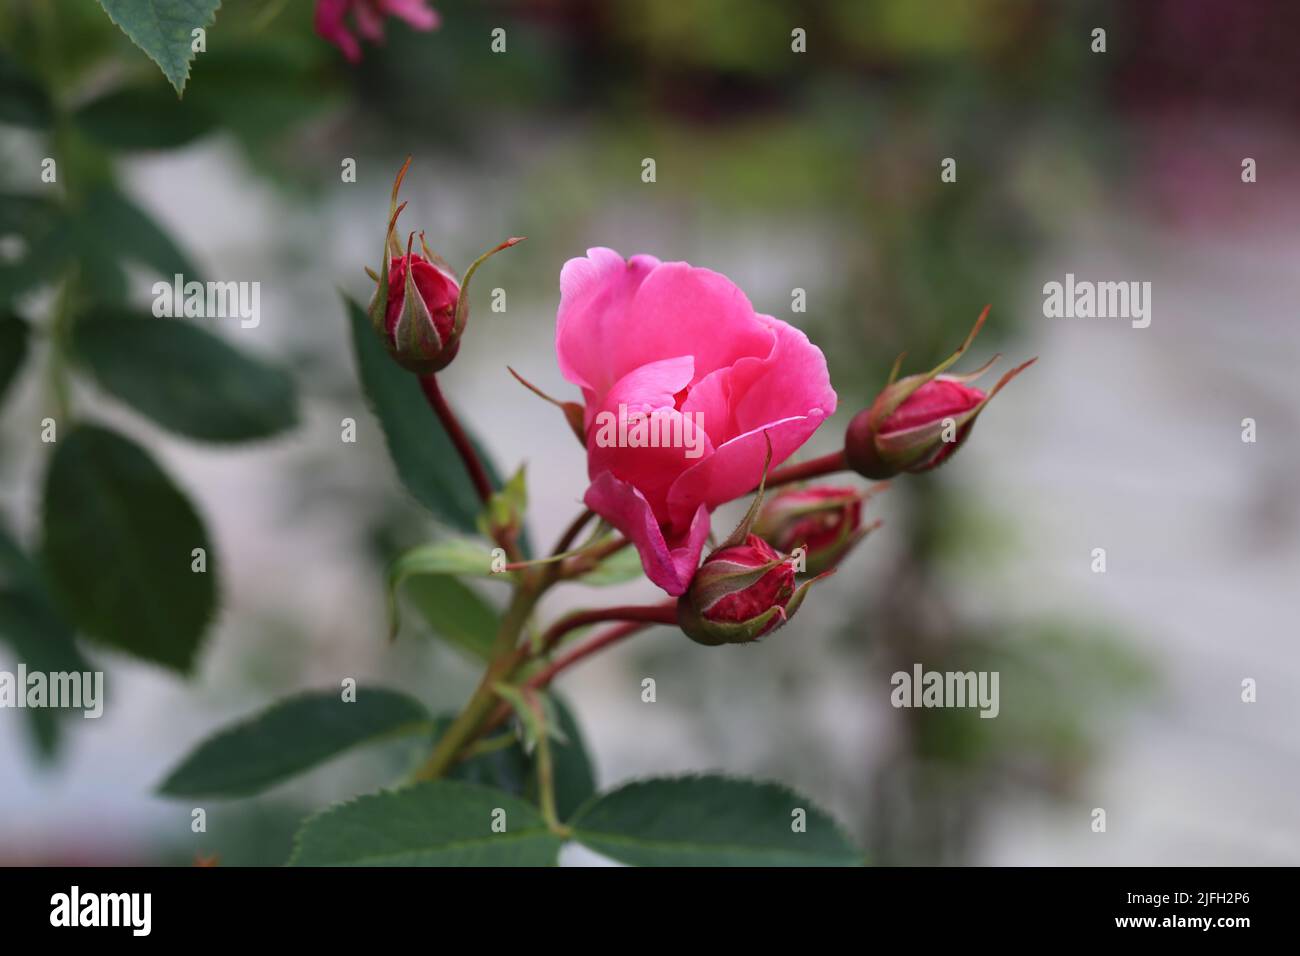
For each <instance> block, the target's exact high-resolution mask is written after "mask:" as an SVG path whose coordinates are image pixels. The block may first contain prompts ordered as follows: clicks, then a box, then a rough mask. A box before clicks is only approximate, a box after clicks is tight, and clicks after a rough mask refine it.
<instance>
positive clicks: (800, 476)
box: [750, 449, 849, 491]
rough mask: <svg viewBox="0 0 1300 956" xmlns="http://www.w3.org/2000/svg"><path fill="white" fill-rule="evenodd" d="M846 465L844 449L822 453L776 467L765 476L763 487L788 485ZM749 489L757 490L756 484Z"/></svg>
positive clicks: (830, 472)
mask: <svg viewBox="0 0 1300 956" xmlns="http://www.w3.org/2000/svg"><path fill="white" fill-rule="evenodd" d="M848 467H849V464H848V462H847V461H845V460H844V449H840V450H839V451H833V452H831V453H830V454H829V455H822V456H821V457H820V458H813V459H811V460H809V461H804V462H800V463H799V464H797V465H786V466H785V467H784V468H778V469H776V471H773V472H771V473H770V474H769V475H768V476H767V484H766V486H765V487H768V488H775V487H776V486H777V485H788V484H790V483H791V482H794V481H807V480H808V479H809V478H820V477H822V476H823V475H829V474H832V473H834V472H837V471H844V470H845V469H846V468H848ZM750 490H751V491H757V490H758V486H757V485H755V486H754V487H753V488H752V489H750Z"/></svg>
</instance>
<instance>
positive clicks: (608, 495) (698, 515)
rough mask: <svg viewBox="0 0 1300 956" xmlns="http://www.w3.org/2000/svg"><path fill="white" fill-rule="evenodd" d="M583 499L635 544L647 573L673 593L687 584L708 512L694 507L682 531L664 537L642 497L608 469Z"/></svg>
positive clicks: (697, 560) (700, 548) (700, 547)
mask: <svg viewBox="0 0 1300 956" xmlns="http://www.w3.org/2000/svg"><path fill="white" fill-rule="evenodd" d="M583 501H584V502H585V503H586V505H587V507H588V508H590V509H591V510H592V511H594V512H596V514H598V515H600V516H601V517H602V518H604V519H605V520H606V521H608V522H609V523H610V524H611V525H613V526H614V527H615V528H617V529H618V530H619V531H620V532H622V533H623V535H624V536H625V537H627V538H628V540H630V541H631V542H632V544H633V545H635V546H636V550H637V553H638V554H640V556H641V567H642V568H644V569H645V573H646V577H648V578H649V579H650V580H651V581H653V582H654V583H655V584H657V585H658V586H659V587H661V588H663V589H664V590H665V591H667V592H668V593H669V594H671V595H672V596H674V597H676V596H677V595H679V594H682V593H684V592H685V591H686V589H687V587H689V586H690V583H691V578H692V577H693V576H694V574H695V569H696V568H697V567H699V563H700V553H701V552H702V551H703V550H704V541H705V539H706V538H708V536H709V512H708V509H706V508H705V507H704V506H703V505H701V506H700V507H699V508H698V509H696V512H695V515H694V517H693V518H692V519H691V522H690V526H689V528H688V530H687V531H686V533H685V534H683V535H680V536H676V537H674V538H673V539H672V540H667V541H666V540H665V539H664V535H663V532H662V531H661V530H660V528H659V522H658V521H657V520H656V519H655V516H654V512H653V511H651V509H650V504H649V502H647V501H646V500H645V497H644V496H643V495H642V494H641V493H640V492H639V491H637V490H636V489H635V488H634V487H632V486H631V485H630V484H628V483H627V482H625V481H619V480H618V479H617V478H615V477H614V476H613V475H611V474H610V473H609V472H603V473H602V474H600V475H597V476H596V479H595V480H594V481H593V482H592V483H591V487H589V488H588V489H587V494H586V495H585V496H584V498H583Z"/></svg>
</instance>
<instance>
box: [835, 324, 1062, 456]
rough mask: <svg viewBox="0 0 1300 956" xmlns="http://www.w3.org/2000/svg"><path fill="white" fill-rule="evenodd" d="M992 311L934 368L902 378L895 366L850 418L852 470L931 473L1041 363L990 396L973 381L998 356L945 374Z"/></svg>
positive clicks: (1015, 370) (848, 441) (847, 437)
mask: <svg viewBox="0 0 1300 956" xmlns="http://www.w3.org/2000/svg"><path fill="white" fill-rule="evenodd" d="M988 313H989V310H988V308H987V307H986V308H985V309H984V311H983V312H982V313H980V317H979V320H978V321H977V322H976V323H975V327H974V328H973V329H972V330H971V333H970V335H969V336H967V338H966V341H965V343H964V344H963V345H962V347H961V348H959V349H958V350H957V351H956V352H954V353H953V354H952V355H951V356H950V357H949V358H948V359H946V360H945V361H943V362H941V363H939V365H937V366H936V367H935V368H933V369H931V370H930V371H929V372H924V373H921V374H919V375H909V376H907V377H906V378H902V379H899V378H897V376H898V364H897V363H896V364H895V366H894V371H893V373H891V375H890V377H889V382H888V384H886V386H885V388H884V389H883V390H882V391H881V393H880V394H879V395H877V396H876V400H875V401H874V402H872V403H871V407H870V408H867V409H864V410H863V411H861V412H859V413H858V414H857V415H855V416H854V418H853V420H852V421H851V422H849V427H848V431H847V432H846V433H845V436H844V457H845V460H846V461H847V462H848V465H849V467H850V468H852V469H853V470H854V471H856V472H857V473H858V474H860V475H863V476H865V477H867V478H874V479H881V478H891V477H893V476H894V475H896V474H898V473H899V472H903V471H907V472H922V471H929V470H930V469H931V468H936V467H938V466H939V465H941V464H943V463H944V462H945V461H947V460H948V459H949V458H951V457H952V455H953V453H954V452H955V451H956V450H957V449H958V448H959V447H960V446H961V445H962V443H963V442H965V441H966V438H967V436H969V435H970V430H971V428H972V427H974V425H975V419H976V418H978V417H979V414H980V412H982V411H983V410H984V408H985V406H987V405H988V403H989V402H990V401H991V400H992V399H993V396H994V395H996V394H997V393H998V392H999V391H1001V389H1002V387H1003V386H1004V385H1006V384H1007V382H1009V381H1011V380H1012V379H1013V378H1015V377H1016V376H1017V375H1019V374H1020V373H1021V372H1022V371H1024V370H1025V369H1026V368H1028V367H1029V366H1030V365H1032V364H1033V363H1034V362H1035V361H1037V359H1030V360H1029V361H1028V362H1025V363H1024V364H1023V365H1019V366H1017V367H1016V368H1013V369H1012V370H1011V371H1009V372H1007V373H1006V374H1005V375H1003V376H1002V378H1001V379H999V380H998V383H997V384H996V385H995V386H993V389H992V390H991V391H990V392H989V393H988V394H987V395H986V394H985V393H984V392H982V391H980V390H979V389H978V388H974V387H973V386H971V385H970V384H969V383H970V382H973V381H974V380H975V379H977V378H978V377H979V376H981V375H983V374H984V373H985V372H986V371H988V369H989V367H990V366H992V364H993V363H994V362H996V361H997V359H998V356H996V355H995V356H994V357H993V358H992V359H990V360H989V361H988V362H987V363H986V364H985V365H984V366H983V367H982V368H979V369H976V370H975V371H974V372H971V373H970V374H968V375H945V374H943V373H944V372H945V371H946V370H947V369H948V368H950V367H951V366H952V365H953V364H954V363H955V362H956V361H957V359H959V358H960V357H961V356H962V354H963V353H964V352H965V351H966V349H967V348H969V347H970V344H971V342H973V341H974V340H975V336H976V335H977V334H978V333H979V330H980V328H981V327H982V326H983V324H984V320H985V318H987V316H988Z"/></svg>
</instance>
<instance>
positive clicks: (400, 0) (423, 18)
mask: <svg viewBox="0 0 1300 956" xmlns="http://www.w3.org/2000/svg"><path fill="white" fill-rule="evenodd" d="M349 15H350V16H351V17H352V19H353V22H354V23H355V25H356V29H357V32H358V33H360V34H361V35H362V37H364V38H365V39H367V40H369V41H370V42H371V43H382V42H383V41H384V18H385V17H397V18H398V19H400V20H405V21H406V22H407V23H409V24H410V25H411V26H412V27H414V28H415V29H416V30H432V29H433V28H434V27H436V26H437V25H438V22H439V20H438V14H437V12H436V11H435V10H433V9H431V8H430V7H429V4H428V0H316V32H317V33H318V34H319V35H320V36H321V37H323V38H324V39H326V40H328V41H329V42H330V43H333V44H334V45H335V46H336V47H338V48H339V49H340V50H342V51H343V55H344V56H345V57H347V58H348V61H349V62H351V63H359V62H361V44H360V43H358V42H357V38H356V37H354V36H353V35H352V31H351V30H349V29H348V26H347V23H346V20H347V18H348V17H349Z"/></svg>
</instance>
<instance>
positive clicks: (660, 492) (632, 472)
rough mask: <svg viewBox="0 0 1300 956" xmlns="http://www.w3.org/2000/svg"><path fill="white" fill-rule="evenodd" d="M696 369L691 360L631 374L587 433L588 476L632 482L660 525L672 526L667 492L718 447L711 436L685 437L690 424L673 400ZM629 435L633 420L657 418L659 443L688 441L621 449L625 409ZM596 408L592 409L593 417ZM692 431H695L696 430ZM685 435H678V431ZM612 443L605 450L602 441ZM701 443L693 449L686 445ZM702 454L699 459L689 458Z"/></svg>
mask: <svg viewBox="0 0 1300 956" xmlns="http://www.w3.org/2000/svg"><path fill="white" fill-rule="evenodd" d="M694 367H695V362H694V360H693V359H692V358H691V357H690V356H689V355H683V356H678V357H677V358H671V359H664V360H663V361H659V362H651V363H650V364H649V365H643V366H642V367H641V368H639V369H636V370H634V371H632V372H629V373H628V374H627V375H625V376H623V377H622V378H621V379H619V381H618V383H617V384H615V386H614V387H613V388H612V389H610V390H609V393H608V394H607V395H606V396H605V398H604V401H603V402H602V404H601V406H600V407H599V409H598V410H597V412H596V414H594V415H591V416H590V420H589V422H588V430H587V474H588V475H589V476H590V477H592V478H595V477H596V476H597V475H599V474H600V473H601V472H603V471H609V472H612V473H613V474H614V476H615V477H616V478H619V479H621V480H623V481H627V482H630V483H631V484H632V485H634V486H636V488H637V490H639V491H640V492H641V494H642V495H644V496H645V498H646V500H647V501H648V502H649V503H650V507H651V510H653V511H654V513H655V515H656V516H657V519H658V520H660V521H665V520H667V517H668V509H667V495H668V488H669V486H671V485H672V483H673V481H674V480H675V479H676V478H677V476H678V475H680V474H681V473H682V472H683V471H685V470H686V469H688V468H690V467H691V466H692V465H694V464H695V463H696V462H698V461H702V460H703V456H707V455H709V454H711V453H712V451H713V445H712V443H710V442H709V440H708V435H707V434H703V433H701V434H700V435H699V436H698V438H697V439H696V438H694V437H693V436H692V435H690V434H688V433H687V432H686V431H685V428H686V427H687V423H686V422H685V420H684V417H683V415H682V413H681V412H679V411H678V410H677V409H676V408H675V407H674V396H675V395H676V394H677V393H678V392H680V391H681V390H682V389H683V388H685V387H686V383H687V382H689V381H690V380H691V376H692V374H693V371H694ZM620 405H621V406H623V409H622V412H621V414H622V416H623V420H624V421H626V422H627V423H628V424H627V428H628V430H629V433H630V429H631V427H632V420H633V416H635V415H637V414H645V415H652V416H653V419H652V421H651V423H650V427H652V428H654V429H656V430H664V429H666V430H667V431H666V433H663V434H661V435H660V437H666V438H668V439H669V440H670V442H671V440H672V439H675V438H677V437H678V436H681V437H682V438H683V439H685V440H686V441H684V442H683V444H680V445H676V446H674V445H672V444H668V445H665V446H662V447H653V446H642V447H636V448H633V447H627V446H620V445H618V444H617V441H618V440H619V439H620V438H621V437H622V436H620V435H619V433H618V432H619V429H618V422H619V418H620V408H619V406H620ZM592 409H593V406H588V413H589V415H590V413H591V411H592ZM692 427H693V426H692ZM675 428H680V429H682V430H681V431H679V432H677V434H676V435H675V434H673V431H672V430H673V429H675ZM611 439H612V440H613V441H612V442H611V443H610V444H606V445H602V444H601V441H607V442H609V441H610V440H611ZM692 440H693V441H694V442H697V443H698V444H697V445H696V447H690V445H689V444H687V443H686V442H689V441H692ZM697 451H698V452H699V454H698V455H695V457H688V456H687V453H688V452H691V453H692V454H694V453H695V452H697Z"/></svg>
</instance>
